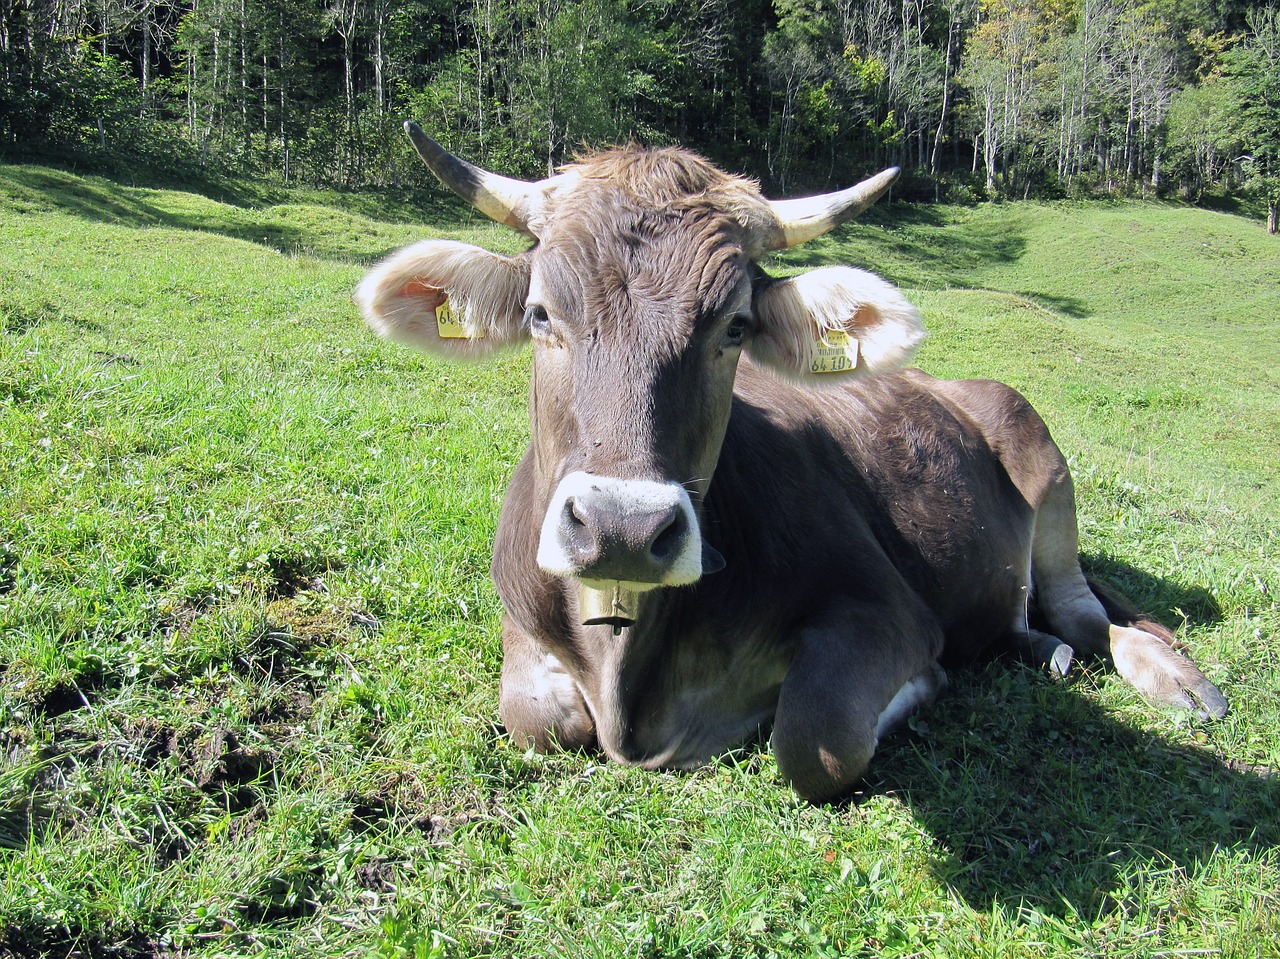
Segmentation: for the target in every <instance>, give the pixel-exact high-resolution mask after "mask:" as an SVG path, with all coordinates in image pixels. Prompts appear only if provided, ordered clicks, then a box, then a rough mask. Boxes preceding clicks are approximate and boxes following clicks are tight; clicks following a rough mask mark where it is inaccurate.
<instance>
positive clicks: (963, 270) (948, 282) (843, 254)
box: [778, 203, 1027, 289]
mask: <svg viewBox="0 0 1280 959" xmlns="http://www.w3.org/2000/svg"><path fill="white" fill-rule="evenodd" d="M872 210H873V211H875V210H878V208H876V207H873V208H872ZM871 212H872V211H868V214H866V215H864V217H863V218H862V219H859V220H858V221H857V222H855V223H854V224H852V225H850V226H848V227H846V228H845V229H843V230H841V231H837V235H835V236H827V237H823V238H821V239H818V240H814V241H811V242H809V243H806V244H804V245H803V246H799V247H796V248H794V249H792V250H788V251H786V252H785V253H783V254H780V255H779V256H778V262H779V263H782V264H785V265H787V266H794V267H800V268H804V269H812V268H814V267H818V266H831V265H845V264H848V263H849V262H850V259H851V257H850V250H851V248H854V249H861V250H865V251H866V252H865V254H863V255H861V256H859V257H858V258H859V259H860V260H862V261H863V262H865V263H866V264H868V265H869V266H870V267H871V268H872V269H874V270H875V272H876V273H878V274H880V275H881V276H883V277H884V278H885V279H887V280H889V281H891V282H893V283H897V284H899V285H903V286H913V287H916V288H924V289H948V288H959V289H981V288H982V287H980V286H977V285H975V284H974V282H973V277H974V275H975V273H978V272H980V271H982V270H984V269H987V268H989V267H992V266H999V265H1001V264H1008V263H1014V262H1016V261H1017V260H1019V259H1020V258H1021V257H1022V256H1023V255H1024V254H1025V252H1026V249H1027V237H1026V235H1025V233H1023V232H1021V231H1018V230H1014V229H1011V228H1010V226H1009V224H1008V223H1007V222H1005V223H997V222H994V221H990V220H984V219H978V218H974V219H960V220H956V219H954V218H952V217H949V216H947V213H946V210H945V209H944V208H941V207H937V206H927V205H923V204H901V203H899V204H893V205H891V206H890V207H889V208H888V209H887V211H886V212H880V213H878V214H877V215H875V216H872V215H871Z"/></svg>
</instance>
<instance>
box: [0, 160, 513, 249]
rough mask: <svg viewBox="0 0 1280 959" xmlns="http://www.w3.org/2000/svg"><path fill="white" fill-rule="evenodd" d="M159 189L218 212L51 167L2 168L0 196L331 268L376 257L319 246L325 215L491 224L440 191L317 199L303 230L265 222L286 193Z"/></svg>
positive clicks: (205, 184)
mask: <svg viewBox="0 0 1280 959" xmlns="http://www.w3.org/2000/svg"><path fill="white" fill-rule="evenodd" d="M157 189H171V190H178V191H181V192H185V193H191V194H194V195H197V196H203V197H205V198H206V199H209V200H212V201H214V202H215V203H217V204H220V205H221V206H220V207H217V208H213V209H210V210H208V211H200V212H195V211H193V212H191V213H180V212H175V211H173V210H171V209H166V208H165V207H163V206H162V205H160V204H158V203H156V202H154V201H153V200H152V199H151V197H150V189H149V188H133V187H127V186H123V185H121V184H118V183H116V182H114V181H111V180H104V179H101V178H98V177H93V176H81V175H78V174H75V173H71V172H65V171H62V170H56V169H52V168H48V167H34V166H10V167H3V166H0V190H5V191H7V192H8V193H9V194H10V195H11V196H12V197H13V198H14V202H15V205H17V206H18V207H19V208H23V207H25V208H27V209H31V210H49V211H57V212H61V213H67V214H71V215H73V216H78V217H81V218H82V219H85V220H91V221H94V222H99V223H107V224H114V225H119V226H126V227H135V228H145V227H167V228H171V229H177V230H189V231H196V232H202V233H213V234H216V235H219V236H225V237H229V238H232V239H237V240H243V241H245V242H249V243H254V244H257V245H259V246H263V247H266V248H268V249H272V250H275V251H277V252H279V253H286V254H290V253H298V252H305V253H307V254H308V255H309V256H315V257H316V258H318V259H326V260H332V261H335V262H344V263H348V262H358V263H365V262H368V261H370V260H371V259H373V258H374V257H373V256H372V255H371V254H368V253H367V252H365V251H364V250H363V249H361V250H360V251H359V252H355V251H352V252H350V253H349V254H344V253H343V252H341V251H339V250H336V249H334V247H335V244H334V243H332V242H330V239H331V238H330V237H328V236H325V237H323V238H322V239H317V236H316V233H317V231H324V230H325V228H326V225H325V222H324V220H325V217H326V216H328V217H334V218H336V220H339V221H340V220H342V218H343V216H344V215H345V216H346V217H351V218H354V217H365V218H371V219H376V220H377V221H378V222H380V223H393V222H403V223H410V222H411V223H415V224H422V223H435V224H439V225H441V226H445V227H447V228H450V229H456V228H457V227H458V226H459V224H464V223H466V222H468V221H475V222H480V221H483V222H486V223H487V222H488V221H487V220H484V218H483V217H482V216H481V215H480V214H478V213H476V211H474V210H473V209H472V208H471V207H470V206H468V205H467V204H465V203H464V202H463V201H462V200H460V199H457V198H453V197H452V196H451V195H450V196H445V195H444V191H442V190H438V189H436V190H431V191H412V192H410V191H405V192H394V191H364V192H362V193H360V194H343V193H337V192H325V193H317V194H316V195H315V198H314V199H313V200H311V199H309V200H307V201H306V202H308V203H310V204H311V205H314V206H316V207H318V208H320V209H321V210H322V212H321V213H320V214H319V215H317V216H315V217H312V218H311V222H308V223H307V224H306V225H305V226H301V227H300V226H297V225H294V224H290V223H287V222H280V221H279V220H273V219H271V218H270V216H263V215H262V214H263V213H264V211H267V210H270V208H272V207H275V206H280V205H283V204H288V203H290V202H291V196H290V194H289V193H287V192H286V191H284V190H281V189H275V188H272V187H257V186H253V185H250V184H238V183H234V182H229V181H227V182H224V181H221V180H201V179H195V180H193V181H191V182H183V183H180V184H167V185H165V186H163V187H157ZM334 222H335V221H334V220H330V223H329V225H330V226H331V227H332V226H333V225H334ZM341 225H342V226H348V225H349V224H346V223H342V224H341ZM355 228H356V230H357V232H359V231H360V230H361V229H363V228H362V227H361V226H360V225H359V221H355ZM339 245H340V244H339Z"/></svg>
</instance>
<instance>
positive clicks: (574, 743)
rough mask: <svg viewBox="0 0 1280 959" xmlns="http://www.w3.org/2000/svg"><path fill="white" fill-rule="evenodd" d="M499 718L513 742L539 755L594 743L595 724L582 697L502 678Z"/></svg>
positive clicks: (574, 693) (574, 692)
mask: <svg viewBox="0 0 1280 959" xmlns="http://www.w3.org/2000/svg"><path fill="white" fill-rule="evenodd" d="M498 715H499V717H500V718H501V719H502V725H503V726H504V727H505V728H506V730H507V734H508V735H509V736H510V737H511V739H512V741H513V742H515V743H516V744H517V745H519V746H522V747H524V748H526V749H527V748H529V747H530V746H532V747H533V748H534V749H536V750H538V752H543V753H545V752H551V751H552V750H555V749H580V748H583V747H588V746H591V745H593V744H594V743H595V724H594V723H593V722H592V721H591V715H590V714H589V713H588V712H587V709H586V705H585V704H584V703H583V702H582V697H581V696H579V695H578V694H577V691H576V690H574V691H573V694H572V696H569V695H565V694H564V693H563V692H561V693H560V694H558V695H557V694H556V693H555V692H552V691H550V690H548V689H547V688H545V686H544V687H542V688H540V689H538V688H533V689H531V688H529V687H527V686H525V685H523V684H520V685H517V684H513V683H510V682H508V681H507V679H506V677H504V678H503V683H502V690H501V693H500V695H499V701H498Z"/></svg>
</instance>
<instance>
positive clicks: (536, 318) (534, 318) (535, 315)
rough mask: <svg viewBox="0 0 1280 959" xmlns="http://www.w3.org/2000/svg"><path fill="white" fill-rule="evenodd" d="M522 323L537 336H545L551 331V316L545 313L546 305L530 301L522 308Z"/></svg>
mask: <svg viewBox="0 0 1280 959" xmlns="http://www.w3.org/2000/svg"><path fill="white" fill-rule="evenodd" d="M524 325H525V326H527V327H528V328H529V332H530V333H535V334H537V335H539V336H547V335H549V334H550V332H551V317H549V316H548V315H547V310H546V307H544V306H539V305H538V304H536V303H531V304H530V305H529V306H526V307H525V310H524Z"/></svg>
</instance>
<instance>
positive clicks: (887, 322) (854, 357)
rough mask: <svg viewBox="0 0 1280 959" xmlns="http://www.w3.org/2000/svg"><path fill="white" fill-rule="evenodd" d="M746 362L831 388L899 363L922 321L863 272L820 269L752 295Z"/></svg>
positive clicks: (914, 343)
mask: <svg viewBox="0 0 1280 959" xmlns="http://www.w3.org/2000/svg"><path fill="white" fill-rule="evenodd" d="M755 315H756V323H757V330H756V335H755V337H754V338H753V339H752V341H751V343H750V345H749V346H748V351H749V353H750V354H751V357H752V359H754V360H755V361H756V362H758V363H761V364H763V365H765V366H768V367H771V368H773V369H774V370H776V371H778V372H780V373H782V374H783V375H784V376H787V377H789V378H791V379H798V380H804V381H806V382H814V383H824V382H838V381H840V380H844V379H850V378H852V377H857V376H867V375H870V374H873V373H883V372H886V371H888V370H895V369H898V368H899V367H901V366H904V365H906V363H907V361H908V360H910V359H911V355H912V354H913V353H914V352H915V351H916V349H917V347H919V345H920V342H921V341H922V340H923V339H924V322H923V320H921V318H920V314H919V313H918V312H917V311H916V309H915V307H913V306H912V305H911V304H910V303H908V302H907V300H906V298H905V297H903V295H902V294H901V293H899V292H898V290H897V288H896V287H894V286H893V285H892V284H890V283H887V282H885V281H884V280H882V279H880V277H878V276H875V275H874V274H872V273H867V272H866V271H865V270H855V269H853V268H852V267H847V266H835V267H824V268H823V269H820V270H811V271H810V272H808V273H802V274H800V275H799V276H794V277H790V278H788V279H784V280H776V281H774V282H772V283H770V284H769V285H767V286H765V287H764V288H763V289H761V290H759V291H758V292H757V293H756V297H755Z"/></svg>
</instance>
